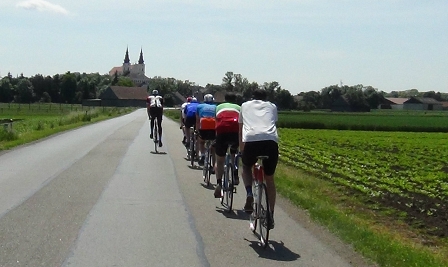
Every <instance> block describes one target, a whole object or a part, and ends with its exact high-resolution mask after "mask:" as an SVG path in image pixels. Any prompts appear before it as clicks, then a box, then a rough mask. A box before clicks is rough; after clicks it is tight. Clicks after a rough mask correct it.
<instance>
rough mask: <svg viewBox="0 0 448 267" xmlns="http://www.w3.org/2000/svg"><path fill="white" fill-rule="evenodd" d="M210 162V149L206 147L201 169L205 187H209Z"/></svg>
mask: <svg viewBox="0 0 448 267" xmlns="http://www.w3.org/2000/svg"><path fill="white" fill-rule="evenodd" d="M210 161H211V154H210V148H209V147H207V148H206V151H205V161H204V166H203V167H202V176H203V178H204V183H205V185H206V186H207V187H208V186H210Z"/></svg>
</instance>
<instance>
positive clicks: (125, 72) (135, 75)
mask: <svg viewBox="0 0 448 267" xmlns="http://www.w3.org/2000/svg"><path fill="white" fill-rule="evenodd" d="M145 68H146V67H145V61H144V60H143V49H141V50H140V57H139V59H138V62H137V63H135V64H131V61H130V59H129V49H128V48H126V54H125V56H124V62H123V65H122V66H118V67H113V68H112V69H111V70H110V71H109V75H110V76H111V77H114V76H115V74H117V75H118V76H125V77H128V78H130V79H131V80H132V82H133V83H134V85H136V86H140V87H142V86H145V85H147V84H148V83H149V78H148V77H147V76H146V74H145Z"/></svg>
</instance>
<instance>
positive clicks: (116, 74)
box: [112, 71, 118, 85]
mask: <svg viewBox="0 0 448 267" xmlns="http://www.w3.org/2000/svg"><path fill="white" fill-rule="evenodd" d="M117 83H118V71H115V73H114V79H113V80H112V85H116V84H117Z"/></svg>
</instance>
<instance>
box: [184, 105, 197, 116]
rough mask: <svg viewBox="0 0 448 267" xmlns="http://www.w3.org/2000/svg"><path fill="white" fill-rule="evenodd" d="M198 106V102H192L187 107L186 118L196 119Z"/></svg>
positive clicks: (185, 110)
mask: <svg viewBox="0 0 448 267" xmlns="http://www.w3.org/2000/svg"><path fill="white" fill-rule="evenodd" d="M198 105H199V103H198V102H191V103H190V104H189V105H187V107H186V108H185V109H184V113H185V115H186V118H193V117H196V110H197V107H198Z"/></svg>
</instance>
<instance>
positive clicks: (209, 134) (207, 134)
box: [199, 130, 216, 140]
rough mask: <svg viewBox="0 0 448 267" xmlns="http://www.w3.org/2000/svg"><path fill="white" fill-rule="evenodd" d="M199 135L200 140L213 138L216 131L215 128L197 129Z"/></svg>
mask: <svg viewBox="0 0 448 267" xmlns="http://www.w3.org/2000/svg"><path fill="white" fill-rule="evenodd" d="M199 137H200V138H201V139H202V140H215V138H216V131H215V130H199Z"/></svg>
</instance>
